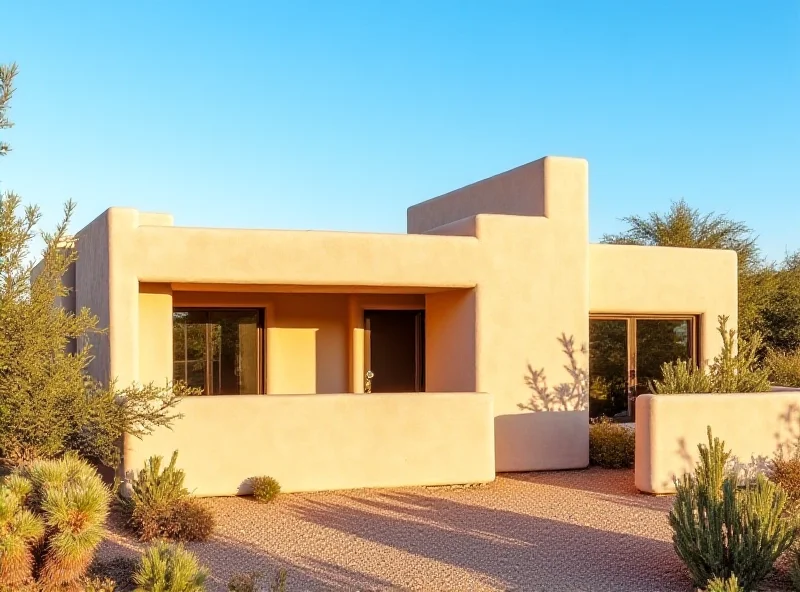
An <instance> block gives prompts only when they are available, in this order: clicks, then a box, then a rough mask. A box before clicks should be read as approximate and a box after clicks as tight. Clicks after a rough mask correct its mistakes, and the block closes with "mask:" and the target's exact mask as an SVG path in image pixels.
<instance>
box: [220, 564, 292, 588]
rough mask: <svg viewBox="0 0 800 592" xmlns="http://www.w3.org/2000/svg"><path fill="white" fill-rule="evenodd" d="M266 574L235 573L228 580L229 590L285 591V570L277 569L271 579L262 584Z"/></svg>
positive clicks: (256, 572) (255, 572)
mask: <svg viewBox="0 0 800 592" xmlns="http://www.w3.org/2000/svg"><path fill="white" fill-rule="evenodd" d="M265 578H266V576H265V574H264V573H263V572H258V571H254V572H250V573H246V574H237V575H235V576H233V577H232V578H231V579H230V581H229V582H228V591H229V592H286V570H285V569H279V570H278V571H277V573H276V574H275V577H274V578H273V580H272V581H271V582H270V583H269V585H268V586H267V584H264V585H262V582H264V580H265Z"/></svg>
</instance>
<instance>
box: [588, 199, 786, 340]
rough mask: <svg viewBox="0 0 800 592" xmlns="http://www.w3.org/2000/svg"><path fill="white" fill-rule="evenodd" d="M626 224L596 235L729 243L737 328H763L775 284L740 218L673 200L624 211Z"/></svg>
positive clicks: (658, 242)
mask: <svg viewBox="0 0 800 592" xmlns="http://www.w3.org/2000/svg"><path fill="white" fill-rule="evenodd" d="M622 221H623V222H625V223H626V224H627V225H628V228H627V230H625V231H624V232H622V233H620V234H613V235H605V236H604V237H603V238H602V241H603V242H605V243H611V244H621V245H647V246H659V247H692V248H700V249H731V250H733V251H736V254H737V257H738V266H739V331H740V333H741V334H742V335H743V336H746V337H749V336H751V335H753V333H754V332H755V331H761V332H762V333H765V334H767V335H765V341H766V342H767V343H769V342H770V339H769V331H768V330H767V327H765V326H764V313H765V311H766V310H767V309H768V307H769V306H770V303H771V300H772V297H773V294H774V292H775V290H776V288H777V278H776V276H775V270H774V268H773V267H772V266H770V265H766V264H765V263H764V261H763V260H762V258H761V256H760V253H759V250H758V246H757V244H756V237H755V236H754V235H753V232H752V230H751V229H750V228H749V227H748V226H747V225H746V224H744V223H743V222H737V221H735V220H731V219H730V218H728V217H727V216H725V215H721V214H715V213H713V212H712V213H709V214H702V213H700V211H699V210H697V209H693V208H691V207H689V205H688V204H687V203H686V201H685V200H683V199H681V200H679V201H673V202H672V204H671V206H670V209H669V211H668V212H667V213H666V214H660V213H658V212H651V213H650V214H648V215H647V216H628V217H626V218H623V219H622Z"/></svg>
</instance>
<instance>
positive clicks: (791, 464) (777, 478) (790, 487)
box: [769, 450, 800, 508]
mask: <svg viewBox="0 0 800 592" xmlns="http://www.w3.org/2000/svg"><path fill="white" fill-rule="evenodd" d="M769 478H770V479H771V480H772V481H774V482H775V483H777V484H778V485H780V486H781V487H782V488H783V490H784V491H785V492H786V496H787V497H788V499H789V502H790V506H792V507H793V508H797V507H798V504H800V450H796V451H795V452H794V453H793V454H791V455H789V454H779V455H777V456H776V457H775V458H774V459H773V460H772V463H771V465H770V470H769Z"/></svg>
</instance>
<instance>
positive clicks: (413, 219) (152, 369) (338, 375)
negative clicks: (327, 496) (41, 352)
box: [77, 157, 736, 471]
mask: <svg viewBox="0 0 800 592" xmlns="http://www.w3.org/2000/svg"><path fill="white" fill-rule="evenodd" d="M104 216H106V217H107V219H108V223H107V225H108V229H109V230H108V237H109V238H108V243H109V244H108V249H107V250H108V255H107V257H108V265H107V266H108V269H109V273H108V278H107V282H106V283H107V285H108V290H107V292H108V295H107V300H108V304H107V307H106V308H107V315H106V316H107V318H108V323H109V325H110V349H109V348H106V350H105V353H104V354H103V355H104V356H107V357H108V363H107V366H108V367H109V368H110V372H111V374H112V375H115V376H118V377H119V378H120V382H122V383H126V382H129V381H131V380H139V381H142V382H145V381H149V380H158V379H159V378H160V377H161V376H163V374H164V373H167V374H168V375H169V374H171V362H163V364H164V366H163V367H158V366H159V362H158V361H156V360H155V355H150V353H151V349H150V348H149V345H148V344H149V343H150V342H151V341H152V340H153V339H155V337H153V335H154V334H155V333H153V332H151V331H155V332H156V333H157V332H158V331H159V330H163V327H164V326H165V325H162V323H163V322H164V321H163V319H165V318H167V317H168V310H169V307H168V305H167V298H166V294H161V295H149V296H144V298H143V297H142V295H140V293H139V284H140V283H141V284H143V285H147V284H148V283H158V284H163V285H170V286H172V288H173V296H172V298H173V299H174V302H173V304H175V305H178V303H179V302H183V301H185V300H181V299H184V298H195V299H196V300H195V302H198V303H199V302H204V303H205V305H209V306H210V305H213V304H211V300H213V297H212V296H209V294H212V295H213V294H216V293H225V294H226V296H225V299H220V303H219V304H218V305H224V304H223V300H224V302H227V303H230V302H231V300H230V299H231V298H233V296H231V294H238V295H237V296H235V298H237V299H238V300H237V302H239V303H241V304H242V305H245V303H247V302H262V303H264V302H266V300H265V299H266V297H265V296H264V294H267V293H276V292H282V293H286V294H289V295H290V296H291V298H290V300H287V303H286V305H285V306H284V305H281V304H280V303H279V302H277V301H276V302H273V304H272V306H274V313H273V314H270V312H269V310H267V315H268V317H267V323H268V324H267V331H266V333H267V338H266V339H267V344H266V351H267V354H266V355H267V366H268V371H267V392H269V393H276V392H283V393H313V392H337V391H340V392H347V391H353V392H360V391H361V390H363V371H364V368H363V348H362V347H361V346H362V344H363V328H362V323H363V310H364V302H365V299H366V300H369V299H371V298H374V297H377V296H380V297H382V298H386V299H395V298H397V299H400V300H404V301H406V300H408V299H411V300H414V302H411V303H410V304H409V303H407V302H406V304H402V303H400V302H399V301H398V302H395V305H397V306H404V305H406V306H419V303H422V304H423V305H424V306H425V308H426V323H427V343H426V345H427V350H426V356H427V357H426V381H427V386H428V389H429V390H437V391H439V392H460V391H479V392H490V393H492V395H493V397H494V413H495V415H496V419H495V437H496V448H495V451H496V467H497V469H498V470H500V471H526V470H539V469H555V468H577V467H582V466H586V465H587V464H588V404H587V402H586V401H585V400H584V401H577V402H570V403H569V404H566V405H563V406H553V405H551V406H550V407H548V408H547V409H546V410H543V411H538V412H534V411H530V410H524V409H520V407H519V406H520V404H525V403H527V402H528V401H529V400H530V399H531V397H532V396H533V397H536V396H538V395H536V393H535V392H533V391H532V390H531V389H530V388H529V386H528V384H527V383H526V376H528V375H529V367H530V368H533V369H536V370H540V369H541V370H544V372H545V374H546V376H547V381H548V384H549V385H550V387H551V388H553V387H554V386H555V385H558V384H559V383H565V382H566V383H568V382H570V380H571V377H570V376H569V374H568V372H567V370H566V369H565V367H564V366H565V364H568V362H569V361H568V359H567V358H566V356H565V354H564V353H563V352H562V348H561V345H560V344H559V343H558V341H557V340H558V337H559V336H560V335H562V334H564V335H566V336H567V337H572V338H573V339H574V341H575V343H576V346H577V347H578V348H579V347H580V346H581V345H583V344H587V342H588V325H589V313H590V312H598V313H600V312H606V313H608V312H626V313H635V312H649V313H667V312H680V313H690V314H699V315H701V317H702V322H701V324H702V326H701V335H702V339H703V345H704V356H705V357H707V358H710V357H713V355H714V354H715V353H716V351H718V348H719V340H718V339H716V338H715V335H714V332H713V328H714V326H715V324H716V315H717V314H723V313H724V314H729V315H731V316H732V317H734V319H733V320H734V321H735V314H736V262H735V257H734V256H732V255H731V254H728V253H712V252H706V251H689V250H682V249H664V250H660V249H652V248H637V247H620V246H594V245H592V246H591V247H590V246H589V244H588V165H587V163H586V161H584V160H581V159H571V158H557V157H548V158H545V159H542V160H540V161H536V162H534V163H530V164H528V165H524V166H522V167H519V168H517V169H514V170H512V171H509V172H507V173H503V174H501V175H499V176H497V177H493V178H491V179H488V180H485V181H481V182H478V183H475V184H472V185H470V186H468V187H466V188H463V189H460V190H456V191H454V192H450V193H449V194H446V195H445V196H442V197H441V198H437V199H434V200H431V201H429V202H425V203H423V204H419V205H418V206H414V207H412V208H410V209H409V212H408V229H409V232H411V234H409V235H395V234H372V233H346V232H301V231H279V230H237V229H210V228H181V227H170V226H169V224H170V223H171V220H170V219H169V217H167V216H164V215H151V214H144V213H142V214H140V213H138V212H136V211H135V210H129V209H124V208H113V209H111V210H109V211H108V212H107V213H106V214H105V215H104ZM415 233H425V234H415ZM99 260H102V257H101V258H100V259H99ZM634 272H635V274H634ZM77 282H78V283H79V284H80V283H81V280H80V278H78V279H77ZM189 292H193V293H197V294H200V293H202V295H196V296H191V297H190V296H186V294H188V293H189ZM301 292H305V293H308V292H319V293H320V294H319V295H314V296H309V299H308V300H307V301H305V302H306V304H302V302H301V300H299V299H295V298H296V297H298V296H299V294H300V293H301ZM333 292H335V293H336V294H338V295H340V297H341V299H337V298H334V297H333V296H332V295H331V293H333ZM322 293H324V294H322ZM105 297H106V296H98V297H97V298H99V299H100V300H99V301H98V302H99V305H100V307H101V309H102V307H103V302H102V298H105ZM287 298H289V296H287ZM316 298H320V300H315V299H316ZM209 299H211V300H209ZM312 302H318V303H319V304H318V305H316V304H309V303H312ZM266 305H267V304H265V306H266ZM388 305H389V304H387V306H388ZM282 308H283V309H284V311H286V313H287V317H286V318H288V319H293V320H290V321H288V324H287V325H284V326H281V324H280V322H281V321H280V319H281V312H280V311H281V309H282ZM140 309H141V310H140ZM147 310H150V311H160V312H146V311H147ZM293 310H294V312H292V311H293ZM140 314H144V315H146V316H147V315H151V314H155V315H159V316H160V317H162V320H159V321H155V320H152V319H151V320H147V319H146V318H140ZM273 320H274V321H276V322H275V324H274V325H270V323H271V322H272V321H273ZM151 321H152V323H151ZM159 327H160V328H161V329H158V328H159ZM154 328H155V329H154ZM161 345H164V344H163V343H162V344H161ZM342 346H343V347H344V349H342ZM318 354H319V355H321V356H322V357H321V358H320V357H319V356H318ZM159 355H161V354H159ZM577 362H578V363H579V365H580V366H581V367H583V368H584V369H585V368H586V367H587V366H588V359H587V357H586V356H584V355H582V354H578V359H577ZM321 369H322V370H321Z"/></svg>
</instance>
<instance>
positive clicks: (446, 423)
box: [124, 393, 495, 496]
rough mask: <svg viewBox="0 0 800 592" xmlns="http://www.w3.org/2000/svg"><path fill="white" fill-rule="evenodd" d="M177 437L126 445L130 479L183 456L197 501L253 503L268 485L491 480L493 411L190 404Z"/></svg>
mask: <svg viewBox="0 0 800 592" xmlns="http://www.w3.org/2000/svg"><path fill="white" fill-rule="evenodd" d="M178 410H179V412H180V413H182V414H183V416H184V417H183V418H181V419H179V420H177V421H176V422H175V423H174V426H173V429H172V430H169V429H159V430H158V431H156V432H155V433H154V434H153V435H151V436H147V437H145V438H144V439H143V440H139V439H137V438H134V437H131V436H126V437H125V461H124V469H125V471H126V472H128V471H135V470H139V469H140V468H141V467H142V466H143V465H144V462H145V460H146V459H147V458H148V457H149V456H151V455H155V454H158V455H161V456H163V457H165V458H166V459H168V458H169V456H170V455H171V454H172V451H173V450H178V451H179V456H178V465H179V467H180V468H182V469H184V470H185V471H186V486H187V487H188V488H189V490H191V491H193V493H195V494H196V495H204V496H221V495H237V494H247V493H249V491H250V490H249V486H248V483H247V480H248V479H249V478H250V477H254V476H258V475H270V476H272V477H275V478H276V479H277V480H278V481H279V482H280V484H281V488H282V490H283V491H287V492H292V491H321V490H332V489H353V488H361V487H401V486H408V485H448V484H462V483H483V482H490V481H493V480H494V477H495V466H494V411H493V404H492V397H491V395H488V394H483V393H402V394H357V395H354V394H333V395H229V396H225V395H215V396H208V397H205V396H200V397H187V398H186V399H184V400H183V401H181V403H180V405H179V406H178Z"/></svg>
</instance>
